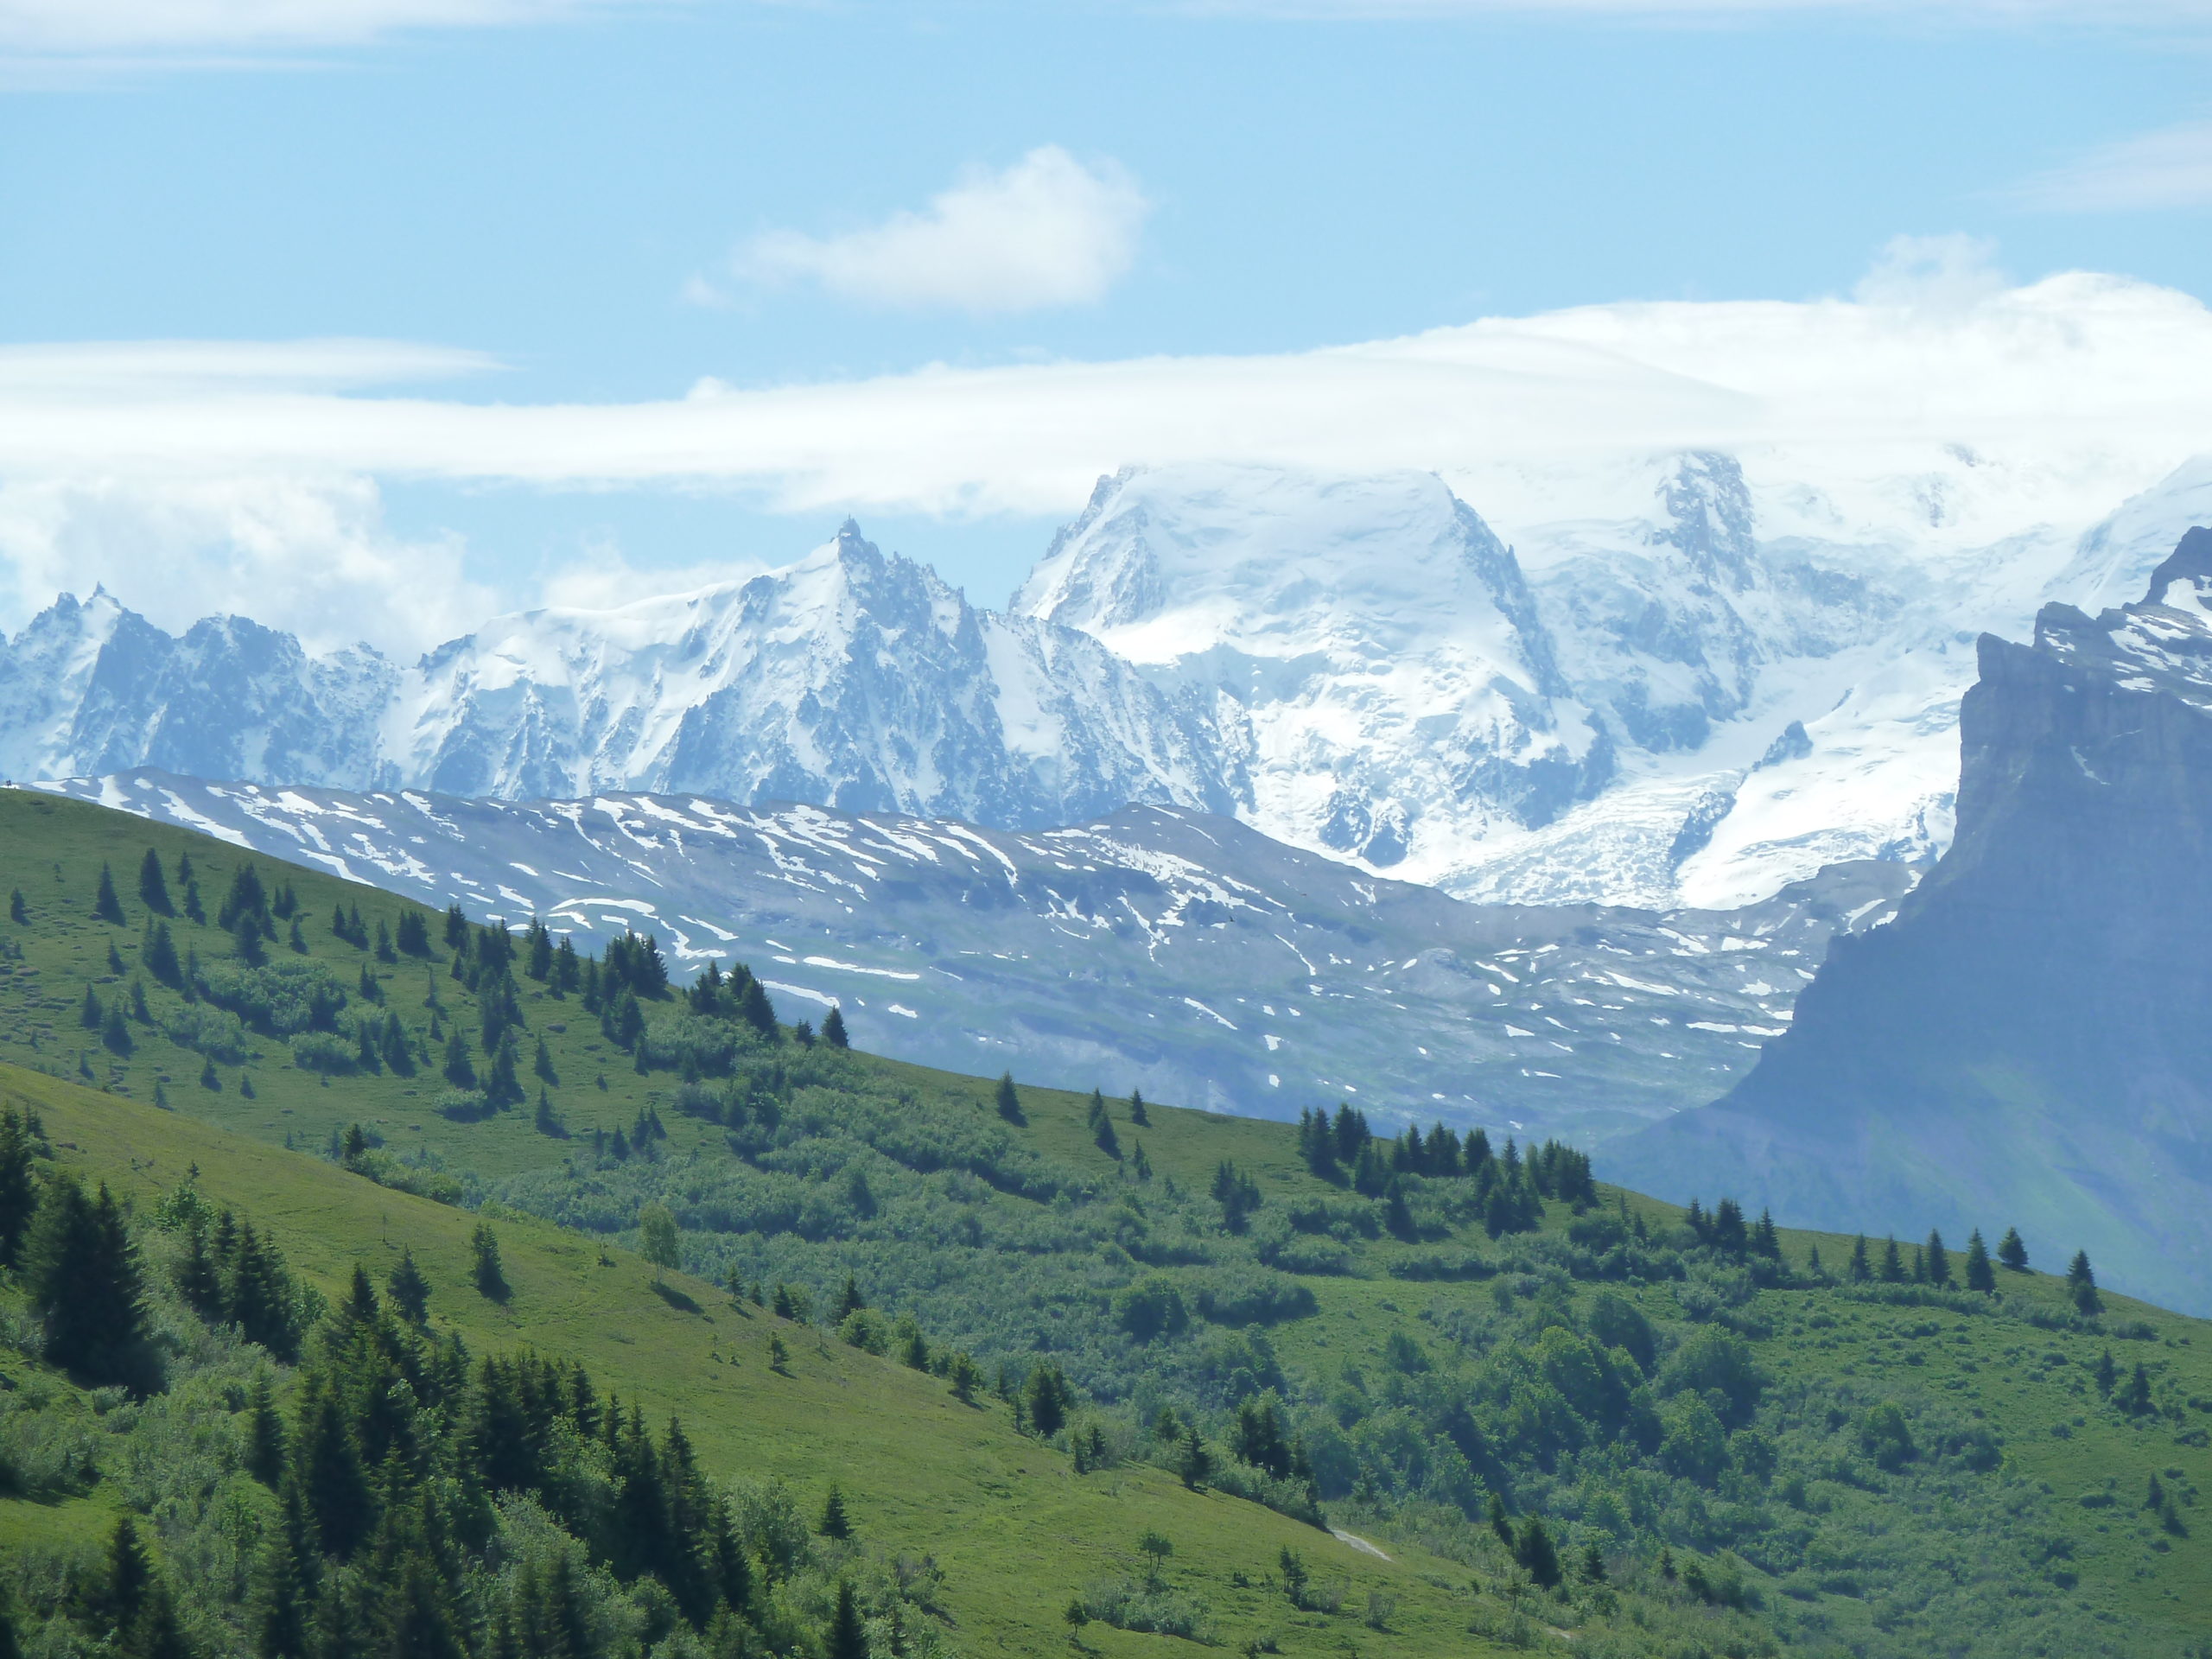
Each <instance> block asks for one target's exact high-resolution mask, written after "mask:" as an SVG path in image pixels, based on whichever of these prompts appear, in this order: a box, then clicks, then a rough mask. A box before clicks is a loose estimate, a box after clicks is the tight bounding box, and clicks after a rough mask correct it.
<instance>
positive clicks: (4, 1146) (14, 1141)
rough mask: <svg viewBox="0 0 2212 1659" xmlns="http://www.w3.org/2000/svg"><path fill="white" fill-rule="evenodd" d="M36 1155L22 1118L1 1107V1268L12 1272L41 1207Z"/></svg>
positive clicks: (9, 1109)
mask: <svg viewBox="0 0 2212 1659" xmlns="http://www.w3.org/2000/svg"><path fill="white" fill-rule="evenodd" d="M36 1155H37V1154H36V1150H35V1147H33V1145H32V1142H31V1135H30V1131H29V1126H28V1125H26V1124H25V1122H23V1119H22V1115H21V1114H20V1113H18V1112H17V1111H16V1109H15V1108H14V1107H13V1106H6V1107H0V1267H6V1268H12V1267H14V1266H15V1265H16V1262H18V1261H19V1260H20V1259H21V1258H22V1249H23V1236H24V1235H25V1234H26V1233H27V1232H29V1230H30V1224H31V1216H32V1213H33V1211H35V1210H36V1208H37V1207H38V1189H37V1187H36V1186H35V1185H34V1184H33V1182H32V1179H31V1170H32V1167H33V1163H32V1160H33V1159H34V1158H35V1157H36Z"/></svg>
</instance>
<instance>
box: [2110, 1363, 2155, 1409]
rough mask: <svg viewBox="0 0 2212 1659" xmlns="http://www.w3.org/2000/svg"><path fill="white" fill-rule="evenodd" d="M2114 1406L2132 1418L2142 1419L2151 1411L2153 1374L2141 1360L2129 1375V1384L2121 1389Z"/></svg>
mask: <svg viewBox="0 0 2212 1659" xmlns="http://www.w3.org/2000/svg"><path fill="white" fill-rule="evenodd" d="M2113 1403H2114V1404H2116V1405H2117V1406H2119V1408H2120V1409H2121V1410H2122V1411H2124V1412H2126V1414H2128V1415H2129V1416H2131V1417H2141V1416H2144V1415H2145V1414H2147V1413H2148V1412H2149V1411H2150V1409H2151V1373H2150V1371H2149V1370H2148V1369H2147V1368H2146V1367H2145V1365H2144V1363H2143V1362H2142V1361H2141V1360H2137V1361H2136V1362H2135V1369H2134V1370H2132V1371H2130V1372H2129V1373H2128V1374H2127V1382H2126V1384H2125V1385H2124V1386H2123V1387H2122V1388H2121V1389H2120V1393H2119V1395H2117V1397H2116V1398H2115V1400H2114V1402H2113Z"/></svg>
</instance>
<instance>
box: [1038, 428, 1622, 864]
mask: <svg viewBox="0 0 2212 1659" xmlns="http://www.w3.org/2000/svg"><path fill="white" fill-rule="evenodd" d="M1013 608H1014V611H1016V612H1017V613H1021V614H1025V615H1028V616H1031V617H1034V618H1037V619H1038V620H1043V621H1050V622H1056V623H1060V624H1063V625H1065V626H1070V627H1075V628H1081V629H1084V630H1085V631H1087V632H1090V633H1091V634H1092V635H1094V636H1095V637H1096V638H1097V639H1099V640H1101V641H1102V642H1103V643H1104V644H1105V645H1108V646H1109V647H1110V648H1111V649H1112V650H1113V651H1114V652H1115V653H1116V655H1118V656H1121V657H1122V658H1126V659H1128V661H1130V662H1134V663H1136V664H1140V665H1141V666H1142V667H1144V668H1146V669H1147V670H1148V671H1151V672H1152V673H1153V675H1154V678H1155V679H1156V680H1157V681H1158V682H1159V683H1162V684H1165V685H1170V686H1173V688H1174V689H1175V690H1176V691H1177V693H1178V694H1179V697H1180V698H1181V699H1182V700H1185V701H1191V700H1194V699H1202V700H1203V702H1204V703H1205V706H1207V707H1209V708H1211V709H1212V711H1213V715H1214V721H1215V724H1216V726H1217V728H1220V729H1222V730H1223V731H1225V732H1233V733H1236V734H1239V736H1240V738H1241V740H1242V742H1243V745H1245V746H1248V747H1249V753H1250V755H1251V784H1250V796H1249V807H1248V813H1249V819H1250V821H1251V822H1252V823H1255V825H1257V826H1258V827H1260V828H1261V829H1264V830H1266V831H1267V833H1268V834H1269V835H1272V836H1277V837H1279V838H1281V839H1283V840H1287V841H1289V842H1293V843H1294V844H1299V845H1305V846H1311V847H1319V848H1323V849H1328V850H1330V851H1332V852H1334V853H1337V854H1340V855H1350V856H1352V857H1355V858H1357V859H1359V860H1361V861H1363V862H1364V863H1366V864H1368V865H1369V866H1370V867H1371V868H1377V869H1395V868H1396V867H1398V866H1401V865H1408V864H1410V865H1412V866H1413V867H1414V868H1422V869H1426V868H1430V867H1432V866H1433V865H1434V864H1435V863H1436V862H1437V858H1438V853H1437V850H1436V849H1437V843H1438V842H1440V841H1442V840H1449V841H1451V842H1454V843H1458V844H1464V843H1465V842H1467V841H1470V840H1478V839H1480V838H1481V837H1482V836H1484V834H1485V833H1488V832H1491V831H1493V830H1495V829H1497V828H1498V827H1500V826H1507V827H1513V828H1518V827H1520V826H1522V825H1524V824H1531V823H1546V822H1548V821H1549V820H1550V819H1552V818H1553V817H1556V816H1557V815H1558V813H1559V812H1560V810H1561V809H1562V808H1563V807H1565V806H1566V805H1567V804H1569V803H1570V802H1573V801H1575V800H1579V799H1584V798H1588V797H1589V796H1591V795H1592V794H1595V793H1596V792H1597V791H1599V789H1601V788H1602V787H1603V786H1604V785H1605V783H1606V781H1607V780H1608V779H1609V777H1610V775H1611V766H1612V759H1611V749H1610V747H1609V746H1608V744H1607V743H1606V742H1605V739H1604V737H1603V735H1602V734H1601V733H1600V732H1599V731H1598V730H1597V729H1596V728H1592V725H1591V724H1590V723H1589V721H1587V720H1586V718H1585V717H1584V714H1583V711H1582V709H1581V707H1580V704H1578V703H1577V702H1575V700H1574V697H1573V693H1572V692H1571V690H1570V689H1569V687H1568V684H1567V681H1566V680H1565V679H1563V678H1562V677H1561V676H1560V671H1559V667H1558V664H1557V663H1556V661H1555V658H1556V655H1557V652H1556V649H1555V647H1554V644H1553V640H1552V637H1551V634H1550V632H1549V631H1548V629H1547V628H1546V627H1545V626H1544V623H1543V621H1542V620H1541V618H1540V616H1539V615H1538V613H1537V607H1536V602H1535V596H1534V595H1533V594H1531V593H1530V592H1529V584H1528V582H1527V580H1526V578H1525V577H1524V576H1523V575H1522V571H1521V567H1520V565H1519V564H1518V563H1516V561H1515V559H1514V556H1513V555H1512V553H1511V552H1510V550H1508V549H1507V548H1506V547H1505V546H1504V544H1503V543H1501V542H1500V541H1499V540H1498V539H1497V537H1496V536H1494V535H1493V534H1491V530H1490V527H1489V526H1488V525H1487V524H1484V523H1483V521H1482V520H1481V519H1480V518H1478V517H1477V516H1476V515H1475V513H1474V512H1472V511H1471V509H1470V508H1469V507H1468V506H1467V505H1466V504H1465V502H1463V501H1461V500H1459V499H1458V498H1457V497H1455V496H1454V495H1453V494H1452V493H1451V491H1449V490H1448V489H1446V487H1445V486H1444V485H1443V483H1442V482H1441V481H1440V480H1438V479H1436V478H1435V477H1433V475H1430V474H1420V473H1408V474H1396V475H1386V476H1383V477H1376V478H1363V479H1351V480H1341V479H1330V480H1323V479H1313V478H1307V477H1301V476H1300V475H1298V474H1292V473H1287V472H1284V471H1282V470H1281V469H1279V468H1257V467H1173V468H1167V469H1163V470H1159V471H1136V470H1134V469H1132V470H1129V471H1125V472H1123V473H1122V474H1119V475H1118V476H1116V477H1114V478H1111V479H1107V480H1102V481H1101V482H1100V484H1099V486H1098V488H1097V490H1096V492H1095V493H1093V494H1092V496H1091V499H1090V505H1088V506H1087V507H1085V508H1084V512H1083V514H1082V516H1081V517H1080V518H1077V520H1076V521H1075V522H1074V523H1073V524H1070V525H1069V526H1068V527H1067V529H1066V530H1065V531H1062V532H1061V534H1060V536H1059V537H1058V539H1057V540H1056V541H1055V542H1054V543H1053V544H1052V549H1051V550H1050V551H1049V552H1047V553H1046V556H1045V558H1044V560H1043V561H1042V562H1041V563H1039V565H1038V566H1037V568H1036V569H1035V570H1034V571H1033V573H1032V574H1031V575H1030V577H1029V579H1028V581H1027V582H1026V583H1024V584H1023V586H1022V588H1020V591H1019V592H1018V593H1017V594H1015V595H1014V603H1013Z"/></svg>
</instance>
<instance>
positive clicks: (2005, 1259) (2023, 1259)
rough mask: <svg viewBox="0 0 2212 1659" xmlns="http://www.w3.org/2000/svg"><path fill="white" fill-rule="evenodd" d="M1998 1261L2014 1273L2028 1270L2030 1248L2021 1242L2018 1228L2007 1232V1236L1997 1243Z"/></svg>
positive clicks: (2009, 1229) (2012, 1228) (2008, 1228)
mask: <svg viewBox="0 0 2212 1659" xmlns="http://www.w3.org/2000/svg"><path fill="white" fill-rule="evenodd" d="M1997 1259H1998V1261H1999V1262H2001V1263H2002V1264H2003V1265H2004V1266H2005V1267H2006V1268H2010V1269H2011V1270H2012V1272H2014V1273H2025V1272H2026V1271H2027V1270H2028V1247H2027V1246H2026V1245H2025V1244H2024V1243H2021V1242H2020V1230H2019V1229H2018V1228H2017V1227H2007V1228H2006V1229H2005V1236H2004V1237H2002V1238H2000V1239H1999V1240H1998V1241H1997Z"/></svg>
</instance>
